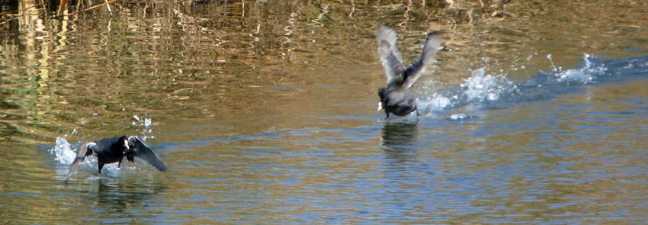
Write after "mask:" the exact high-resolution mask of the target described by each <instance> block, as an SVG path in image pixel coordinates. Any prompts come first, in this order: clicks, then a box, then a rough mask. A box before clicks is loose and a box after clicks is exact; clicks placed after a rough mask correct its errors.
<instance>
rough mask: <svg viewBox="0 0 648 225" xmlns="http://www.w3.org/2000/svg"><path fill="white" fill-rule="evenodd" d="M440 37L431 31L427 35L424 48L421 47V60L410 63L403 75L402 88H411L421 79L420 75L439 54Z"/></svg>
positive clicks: (439, 34)
mask: <svg viewBox="0 0 648 225" xmlns="http://www.w3.org/2000/svg"><path fill="white" fill-rule="evenodd" d="M441 39H442V35H441V32H439V31H432V32H430V33H428V35H427V40H426V41H425V46H424V47H423V52H422V53H421V58H420V59H419V60H418V61H416V62H415V63H412V65H410V66H409V67H408V68H407V70H405V73H404V76H405V77H404V79H403V80H404V82H403V86H404V87H407V88H411V87H412V85H414V83H416V80H418V78H419V77H421V74H423V72H424V71H425V69H426V68H427V66H428V65H430V63H432V59H433V58H434V55H436V53H437V52H439V47H441Z"/></svg>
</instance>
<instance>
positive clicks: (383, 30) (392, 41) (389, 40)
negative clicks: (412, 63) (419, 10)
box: [376, 25, 405, 84]
mask: <svg viewBox="0 0 648 225" xmlns="http://www.w3.org/2000/svg"><path fill="white" fill-rule="evenodd" d="M396 40H397V36H396V31H394V30H393V29H391V28H389V27H387V26H385V25H379V26H378V32H377V33H376V41H377V42H378V56H379V57H380V62H381V63H382V66H383V69H385V76H386V77H387V83H388V84H389V83H391V81H392V80H393V79H394V78H396V77H397V76H399V75H400V74H401V73H402V72H403V71H404V70H405V67H404V66H403V59H402V58H401V54H400V52H398V46H397V45H396Z"/></svg>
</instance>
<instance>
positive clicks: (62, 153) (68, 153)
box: [49, 135, 76, 165]
mask: <svg viewBox="0 0 648 225" xmlns="http://www.w3.org/2000/svg"><path fill="white" fill-rule="evenodd" d="M66 136H67V135H66ZM49 152H50V153H52V154H54V155H55V156H56V157H55V158H54V159H55V160H56V161H58V162H59V163H60V164H63V165H70V164H72V162H73V161H74V158H76V152H74V151H73V150H72V145H70V143H68V141H67V140H65V138H63V137H57V138H56V145H54V148H52V149H50V150H49Z"/></svg>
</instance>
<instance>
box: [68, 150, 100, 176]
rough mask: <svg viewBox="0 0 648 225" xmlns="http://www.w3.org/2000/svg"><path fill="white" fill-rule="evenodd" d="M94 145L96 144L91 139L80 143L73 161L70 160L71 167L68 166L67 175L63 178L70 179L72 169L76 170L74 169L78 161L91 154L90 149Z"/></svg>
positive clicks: (77, 165)
mask: <svg viewBox="0 0 648 225" xmlns="http://www.w3.org/2000/svg"><path fill="white" fill-rule="evenodd" d="M96 145H97V143H95V142H94V141H91V142H86V143H84V144H83V145H81V147H79V151H78V152H77V156H76V158H74V161H73V162H72V167H70V172H68V175H67V178H66V179H65V181H67V180H68V179H70V176H72V174H73V173H74V171H76V169H77V168H78V167H79V163H80V162H83V160H84V159H85V157H86V156H87V155H89V154H92V150H91V149H92V147H94V146H96ZM88 151H90V152H88Z"/></svg>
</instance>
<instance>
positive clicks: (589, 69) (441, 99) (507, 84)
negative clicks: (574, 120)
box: [418, 54, 648, 120]
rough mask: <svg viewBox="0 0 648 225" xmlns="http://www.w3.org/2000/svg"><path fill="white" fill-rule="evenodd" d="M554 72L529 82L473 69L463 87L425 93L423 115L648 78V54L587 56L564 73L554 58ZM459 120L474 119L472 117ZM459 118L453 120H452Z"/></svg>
mask: <svg viewBox="0 0 648 225" xmlns="http://www.w3.org/2000/svg"><path fill="white" fill-rule="evenodd" d="M547 59H548V60H549V61H550V62H551V65H552V71H551V72H543V71H540V72H538V73H537V74H535V75H533V76H532V77H531V78H530V79H529V80H526V81H522V82H513V81H511V80H509V79H507V77H506V75H503V74H487V73H486V67H483V68H480V69H477V70H470V71H469V72H470V77H469V78H467V79H464V82H463V83H462V84H459V85H455V86H452V87H450V88H447V89H442V90H438V91H436V92H434V93H431V94H429V93H428V91H429V89H430V88H429V87H424V88H423V90H424V92H425V94H424V95H423V96H422V97H420V98H419V99H418V103H419V104H418V106H419V110H420V111H421V112H422V113H430V112H432V111H441V110H446V109H452V108H460V107H464V106H467V105H473V106H475V105H476V106H487V107H488V106H500V105H507V104H511V103H516V102H523V101H536V100H545V99H550V98H553V97H554V96H555V95H556V94H563V93H567V92H570V91H574V90H577V89H578V87H579V86H582V85H587V84H592V83H598V82H605V81H619V80H620V79H621V78H624V77H633V76H640V75H648V55H644V56H640V57H631V58H626V59H600V58H598V57H595V56H591V55H589V54H584V56H583V58H582V60H581V64H580V65H579V66H577V67H576V68H575V69H568V70H563V69H562V68H560V67H556V66H555V64H554V63H553V61H552V57H551V55H547ZM457 118H462V119H463V118H470V116H467V117H462V116H459V117H457ZM457 118H454V117H452V118H450V119H451V120H454V119H457Z"/></svg>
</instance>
